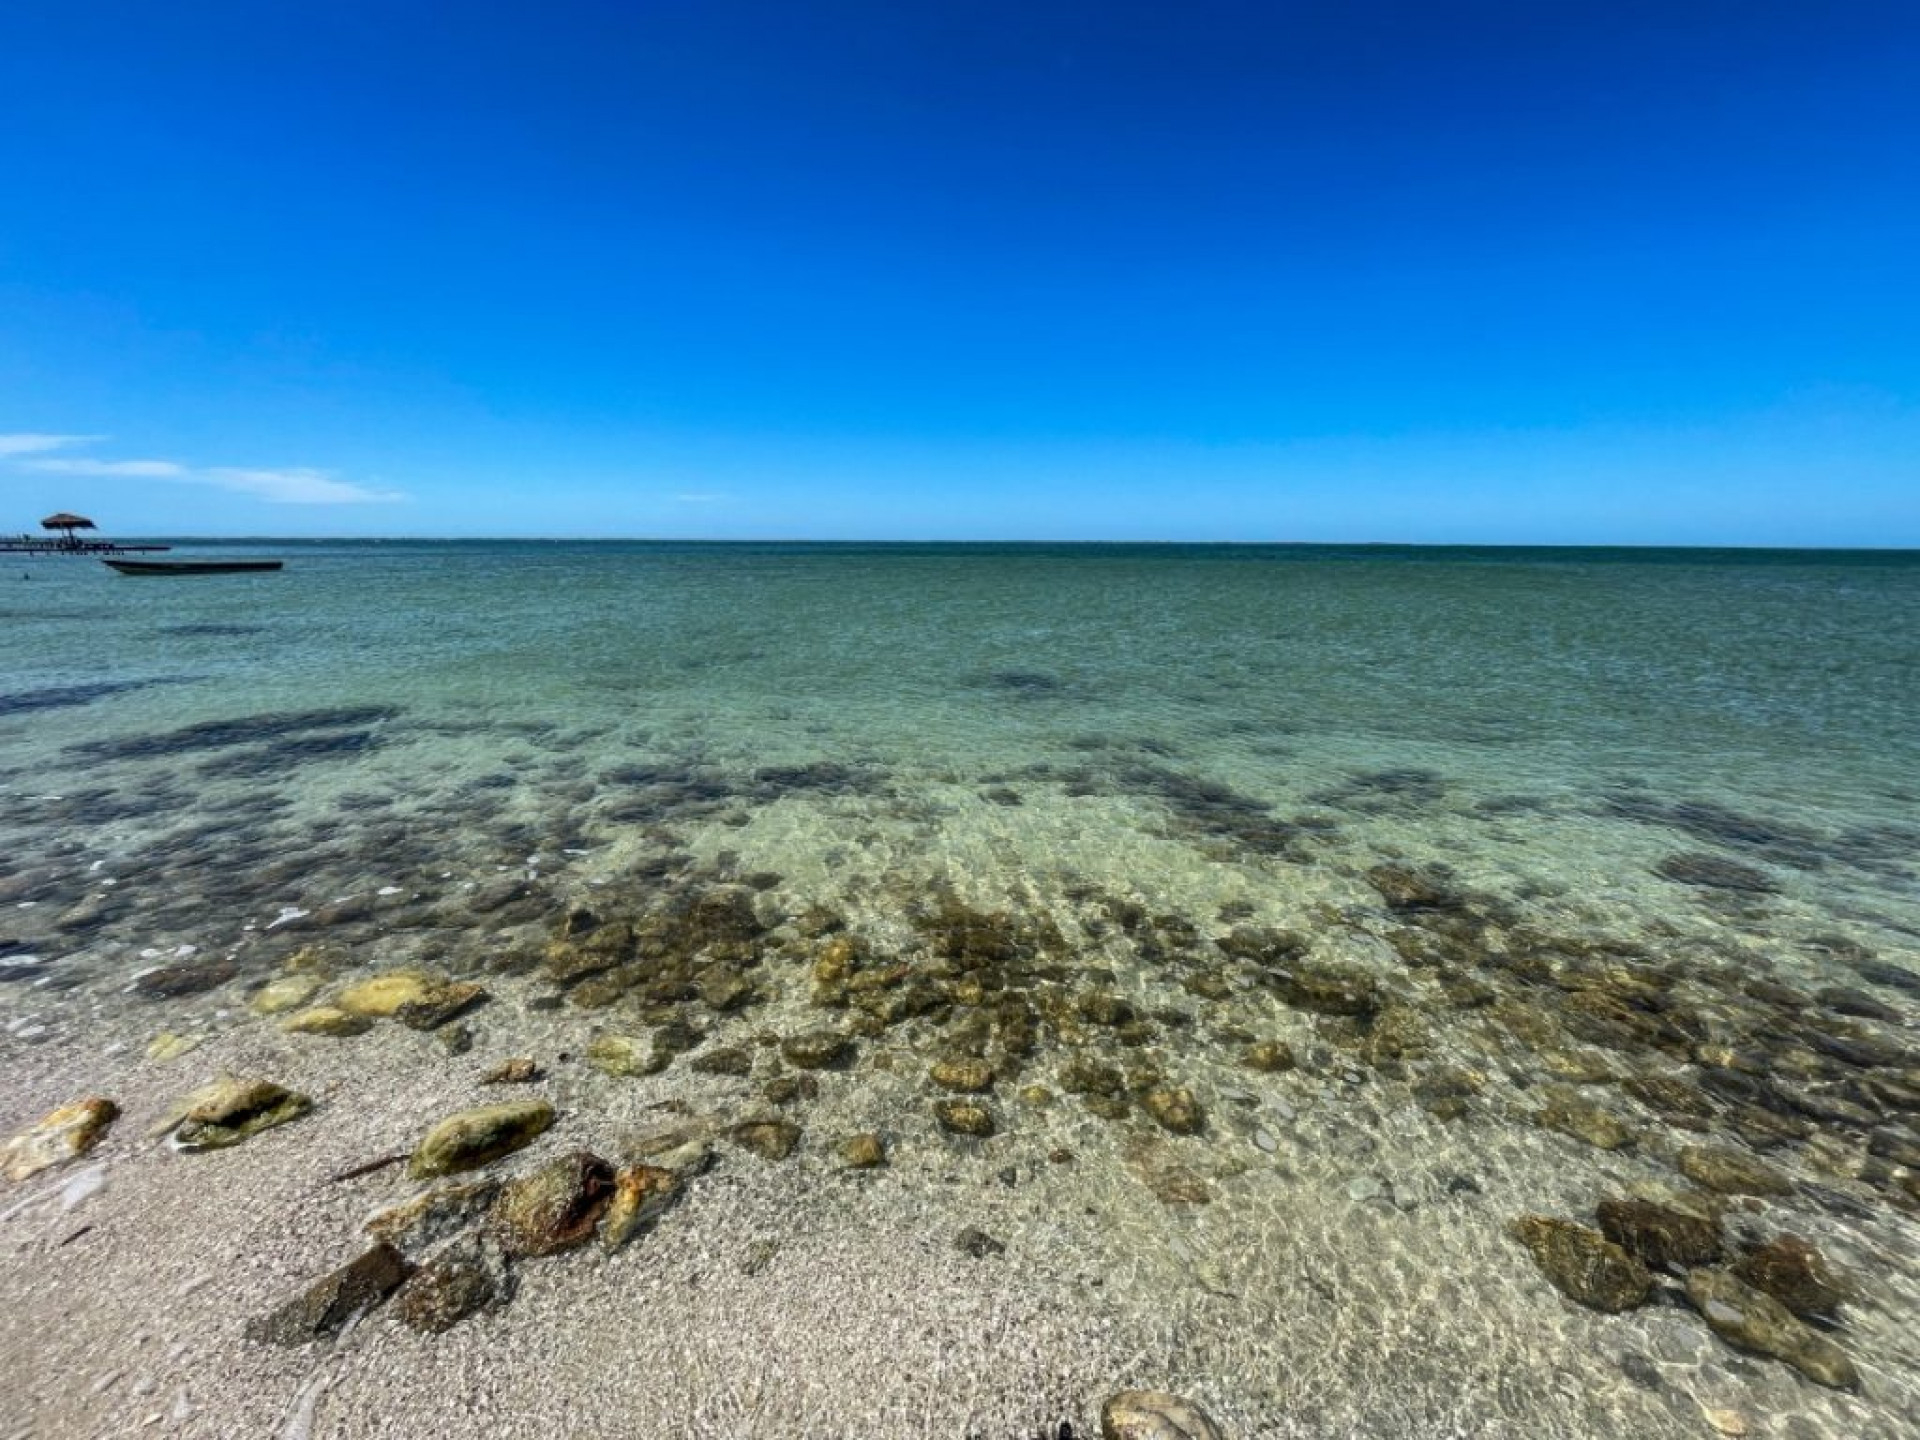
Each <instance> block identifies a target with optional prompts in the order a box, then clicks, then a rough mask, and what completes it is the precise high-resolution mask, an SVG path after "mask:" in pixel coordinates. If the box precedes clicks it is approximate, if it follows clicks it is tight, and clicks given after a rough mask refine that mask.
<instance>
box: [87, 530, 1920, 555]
mask: <svg viewBox="0 0 1920 1440" xmlns="http://www.w3.org/2000/svg"><path fill="white" fill-rule="evenodd" d="M103 538H104V537H103ZM139 541H172V542H175V543H192V542H195V541H217V542H220V543H230V542H236V541H240V542H247V543H253V544H309V545H340V544H387V543H416V544H420V543H424V544H466V545H499V544H542V545H900V546H905V545H948V546H970V545H1026V546H1046V545H1053V546H1096V545H1132V546H1166V547H1172V546H1181V545H1184V546H1213V547H1219V548H1241V549H1260V548H1274V547H1280V546H1286V547H1292V548H1298V549H1328V550H1332V549H1347V550H1362V549H1378V550H1393V549H1399V550H1741V551H1754V552H1763V553H1764V552H1775V553H1784V554H1796V553H1802V554H1803V553H1809V552H1819V553H1839V554H1850V553H1867V554H1909V553H1920V543H1913V544H1887V545H1870V544H1852V545H1782V544H1757V543H1752V542H1740V541H1721V542H1704V541H1646V540H1581V541H1566V540H1301V539H1291V540H1289V539H1265V540H1222V539H1115V538H1111V537H1106V538H1102V537H1091V536H1082V537H1074V538H1068V539H1042V538H1022V537H988V536H973V537H966V538H958V537H952V536H948V537H936V536H914V537H894V538H879V537H867V536H799V535H759V536H739V535H735V536H718V535H712V536H708V535H424V534H423V535H274V534H270V533H257V534H229V535H220V534H189V533H178V534H166V533H159V532H155V533H152V534H133V535H128V536H126V537H125V539H124V540H122V541H117V542H112V543H135V542H139Z"/></svg>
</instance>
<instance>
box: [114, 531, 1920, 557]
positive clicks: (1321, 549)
mask: <svg viewBox="0 0 1920 1440" xmlns="http://www.w3.org/2000/svg"><path fill="white" fill-rule="evenodd" d="M120 543H122V544H129V545H131V544H167V545H174V546H194V545H205V546H222V547H224V546H238V545H245V546H256V547H257V546H282V547H289V548H293V547H299V548H306V549H318V548H324V547H333V546H341V547H352V548H356V549H359V548H371V547H381V548H386V547H393V548H414V549H426V548H434V549H444V548H471V549H484V548H489V547H499V546H512V545H524V546H551V547H554V548H562V547H572V548H578V549H596V550H617V549H646V550H739V551H749V552H750V551H764V552H769V553H792V552H808V551H813V552H833V553H849V552H873V551H879V552H892V553H898V554H911V553H915V552H932V553H938V554H962V553H977V554H983V555H987V554H1014V555H1048V554H1067V555H1098V554H1112V555H1130V554H1143V553H1154V554H1183V555H1200V554H1206V553H1209V552H1214V553H1221V552H1230V553H1233V554H1235V555H1243V556H1264V555H1272V556H1275V557H1280V556H1298V557H1300V558H1306V559H1339V558H1343V557H1346V556H1353V557H1355V558H1365V559H1371V560H1380V559H1390V558H1396V557H1404V558H1408V559H1419V558H1425V557H1433V558H1440V557H1448V558H1480V557H1485V558H1489V559H1508V560H1512V559H1523V558H1524V559H1568V560H1581V561H1587V562H1595V561H1603V560H1609V559H1619V560H1626V561H1636V562H1640V563H1647V562H1659V561H1662V560H1668V559H1684V560H1688V561H1700V560H1707V559H1726V560H1745V561H1750V562H1753V563H1770V562H1779V561H1784V560H1805V559H1810V558H1817V559H1823V560H1832V559H1848V560H1861V561H1867V562H1870V563H1871V562H1886V561H1894V562H1905V561H1913V560H1920V547H1911V546H1831V547H1830V546H1805V547H1797V546H1770V545H1531V544H1507V543H1497V542H1496V543H1483V542H1470V541H1463V542H1457V543H1456V542H1446V543H1424V542H1420V543H1415V542H1401V541H1387V540H1381V541H1320V540H814V539H807V540H800V539H753V540H720V539H680V538H663V537H648V536H629V537H608V536H426V535H406V536H275V535H154V536H136V537H126V538H124V539H122V540H121V541H120Z"/></svg>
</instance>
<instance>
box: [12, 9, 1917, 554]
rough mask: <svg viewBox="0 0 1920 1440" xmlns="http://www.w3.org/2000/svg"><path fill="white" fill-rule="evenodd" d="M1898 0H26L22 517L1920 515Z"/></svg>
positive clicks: (1290, 523)
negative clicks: (812, 0)
mask: <svg viewBox="0 0 1920 1440" xmlns="http://www.w3.org/2000/svg"><path fill="white" fill-rule="evenodd" d="M1916 76H1920V12H1915V11H1914V10H1913V8H1912V7H1911V6H1906V5H1896V4H1877V3H1863V4H1845V3H1841V4H1836V5H1832V6H1815V5H1810V4H1793V5H1786V4H1768V3H1754V0H1748V3H1744V4H1688V3H1685V0H1669V3H1665V4H1658V5H1655V4H1639V3H1631V0H1616V3H1611V4H1606V5H1586V4H1580V3H1554V4H1541V3H1537V0H1529V3H1524V4H1522V3H1514V4H1476V3H1471V0H1467V3H1460V4H1450V5H1434V4H1428V3H1423V4H1391V5H1389V4H1368V3H1364V0H1360V3H1351V4H1316V5H1298V4H1287V3H1280V0H1271V3H1266V4H1224V3H1221V4H1207V3H1195V4H1188V5H1181V6H1171V5H1163V6H1145V5H1131V4H1125V3H1101V4H1083V5H1051V4H1047V3H1043V0H1029V3H1022V4H999V3H987V4H978V3H976V4H968V5H944V6H933V5H919V6H916V5H900V4H898V3H890V4H884V5H883V4H852V3H832V0H828V3H820V4H809V5H792V4H764V5H762V4H752V5H748V4H729V3H724V0H715V3H708V4H611V3H609V4H581V3H547V4H542V5H539V6H534V5H528V4H521V5H494V4H486V3H469V4H466V5H463V6H459V7H449V6H426V5H418V4H406V3H393V0H388V3H380V4H374V3H361V0H336V3H331V4H328V5H326V6H316V5H261V4H259V3H257V0H222V3H207V0H183V3H179V4H174V5H154V4H152V3H145V0H143V3H137V4H135V3H120V4H96V3H89V0H71V3H67V4H62V5H24V4H23V5H11V6H6V7H4V10H0V161H3V162H4V165H3V166H0V175H4V177H5V178H4V181H0V501H4V502H5V503H4V504H0V530H5V529H15V528H21V527H24V526H26V525H28V524H30V523H32V521H33V520H36V519H37V518H38V517H39V516H40V515H41V514H43V513H45V512H46V511H47V510H49V509H54V508H67V509H78V510H82V511H84V512H87V513H90V514H93V515H94V516H95V518H96V519H98V520H100V521H101V523H102V525H103V526H104V527H105V528H107V529H108V530H110V531H113V532H116V533H126V534H131V533H232V534H307V535H354V534H391V535H400V534H410V535H476V534H478V535H486V534H493V535H505V534H542V535H551V534H569V535H675V536H681V535H697V536H715V537H729V536H819V537H880V538H909V537H953V538H967V537H982V538H1001V537H1031V538H1071V537H1086V538H1128V539H1134V538H1167V539H1205V538H1218V539H1237V540H1251V539H1326V540H1366V539H1379V540H1414V541H1418V540H1434V541H1474V540H1485V541H1515V542H1524V541H1541V542H1567V543H1582V542H1591V543H1603V542H1621V543H1733V544H1881V545H1886V544H1904V545H1916V544H1920V340H1916V337H1920V83H1917V82H1916V80H1915V77H1916Z"/></svg>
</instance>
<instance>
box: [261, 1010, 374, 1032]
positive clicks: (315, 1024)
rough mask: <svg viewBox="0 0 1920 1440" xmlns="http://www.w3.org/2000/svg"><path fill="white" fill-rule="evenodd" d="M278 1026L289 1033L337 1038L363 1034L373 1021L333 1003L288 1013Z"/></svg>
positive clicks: (370, 1027)
mask: <svg viewBox="0 0 1920 1440" xmlns="http://www.w3.org/2000/svg"><path fill="white" fill-rule="evenodd" d="M280 1028H281V1029H282V1030H284V1031H286V1032H287V1034H289V1035H331V1036H333V1037H335V1038H339V1037H342V1036H347V1035H364V1034H366V1033H367V1031H369V1030H371V1029H372V1028H373V1021H371V1020H370V1019H368V1018H367V1017H366V1016H365V1015H355V1014H353V1013H352V1012H350V1011H347V1010H341V1009H339V1008H338V1007H336V1006H333V1005H316V1006H314V1007H313V1008H312V1009H311V1010H302V1011H301V1012H300V1013H299V1014H298V1015H289V1016H288V1017H287V1018H286V1019H284V1020H282V1021H281V1022H280Z"/></svg>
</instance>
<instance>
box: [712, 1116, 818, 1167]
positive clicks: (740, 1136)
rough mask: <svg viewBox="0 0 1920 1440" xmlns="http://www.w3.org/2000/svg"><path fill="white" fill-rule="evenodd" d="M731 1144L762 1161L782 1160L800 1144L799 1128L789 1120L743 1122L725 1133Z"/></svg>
mask: <svg viewBox="0 0 1920 1440" xmlns="http://www.w3.org/2000/svg"><path fill="white" fill-rule="evenodd" d="M727 1135H728V1136H729V1138H731V1139H732V1141H733V1143H734V1144H736V1145H738V1146H740V1147H741V1148H742V1149H745V1150H751V1151H752V1152H753V1153H754V1154H756V1155H758V1156H759V1157H760V1158H761V1159H762V1160H784V1159H786V1158H787V1157H788V1156H789V1155H791V1154H792V1153H793V1150H794V1147H795V1146H796V1145H798V1144H799V1143H800V1127H799V1126H798V1125H795V1124H794V1123H793V1122H792V1121H791V1120H745V1121H742V1122H741V1123H740V1124H738V1125H735V1126H734V1127H733V1128H732V1129H731V1130H729V1131H728V1132H727Z"/></svg>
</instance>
